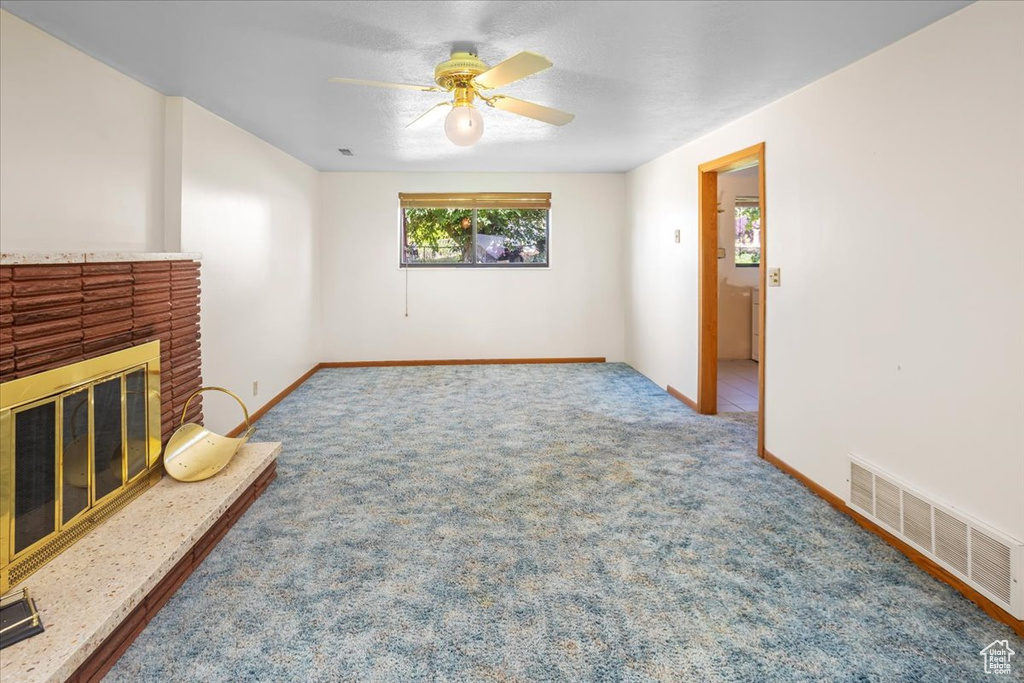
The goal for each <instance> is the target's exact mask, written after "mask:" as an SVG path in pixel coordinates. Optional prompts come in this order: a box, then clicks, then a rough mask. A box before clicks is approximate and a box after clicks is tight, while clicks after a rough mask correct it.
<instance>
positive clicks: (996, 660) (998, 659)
mask: <svg viewBox="0 0 1024 683" xmlns="http://www.w3.org/2000/svg"><path fill="white" fill-rule="evenodd" d="M979 654H980V655H981V656H982V657H984V658H985V673H987V674H996V675H998V674H1009V673H1010V657H1012V656H1013V655H1014V654H1016V653H1015V652H1014V651H1013V650H1011V649H1010V643H1009V641H1006V640H994V641H992V642H991V643H989V645H988V647H986V648H985V649H984V650H982V651H981V652H980V653H979Z"/></svg>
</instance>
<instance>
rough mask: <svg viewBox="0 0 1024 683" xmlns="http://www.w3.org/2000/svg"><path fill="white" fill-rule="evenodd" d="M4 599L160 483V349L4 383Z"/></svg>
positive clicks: (0, 468)
mask: <svg viewBox="0 0 1024 683" xmlns="http://www.w3.org/2000/svg"><path fill="white" fill-rule="evenodd" d="M0 444H2V445H3V449H2V453H0V514H2V520H0V537H2V538H0V565H2V570H0V592H3V591H6V590H7V589H8V588H9V587H10V586H12V585H14V584H16V583H18V582H19V581H20V580H21V579H23V578H25V577H26V576H28V575H29V574H31V573H32V572H33V571H35V570H36V569H38V568H39V567H41V566H42V565H43V564H45V563H46V562H48V561H49V560H51V559H53V558H54V557H56V556H57V555H58V554H59V553H60V552H61V551H63V550H64V549H65V548H67V547H68V546H69V545H71V543H73V542H74V541H75V540H77V539H78V538H80V537H81V536H83V535H85V533H86V532H87V531H88V530H89V529H91V528H93V527H95V526H96V524H98V523H99V522H101V521H103V520H104V519H106V518H107V517H109V516H110V515H112V514H113V513H114V512H116V511H117V510H118V509H120V508H122V507H124V505H126V504H127V503H128V502H129V501H130V500H132V499H133V498H134V497H135V496H137V495H138V494H139V493H141V492H142V491H144V490H145V489H147V488H149V486H151V485H152V484H153V483H155V482H156V481H157V480H158V479H159V477H160V469H159V457H160V344H159V342H150V343H148V344H144V345H142V346H137V347H134V348H131V349H125V350H124V351H118V352H116V353H112V354H108V355H105V356H101V357H99V358H94V359H90V360H87V361H82V362H80V363H76V364H73V365H68V366H65V367H62V368H58V369H56V370H48V371H46V372H42V373H39V374H36V375H31V376H29V377H24V378H21V379H16V380H13V381H11V382H6V383H4V384H2V385H0Z"/></svg>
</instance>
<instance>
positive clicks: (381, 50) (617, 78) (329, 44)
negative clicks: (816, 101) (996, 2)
mask: <svg viewBox="0 0 1024 683" xmlns="http://www.w3.org/2000/svg"><path fill="white" fill-rule="evenodd" d="M966 4H968V3H967V2H962V1H942V2H639V1H637V0H634V1H632V2H117V1H115V2H83V1H74V2H24V1H13V0H4V1H3V2H2V3H0V6H2V7H3V8H4V9H6V10H8V11H10V12H11V13H13V14H15V15H17V16H19V17H21V18H23V19H25V20H26V21H29V22H31V23H33V24H35V25H36V26H38V27H40V28H41V29H43V30H45V31H47V32H48V33H51V34H53V35H55V36H57V37H58V38H60V39H62V40H64V41H66V42H68V43H70V44H71V45H74V46H75V47H77V48H79V49H80V50H82V51H84V52H86V53H88V54H90V55H92V56H94V57H96V58H97V59H99V60H101V61H103V62H105V63H106V64H109V65H110V66H112V67H114V68H115V69H117V70H119V71H121V72H123V73H125V74H128V75H129V76H131V77H133V78H135V79H138V80H139V81H142V82H143V83H145V84H147V85H149V86H151V87H153V88H155V89H156V90H159V91H160V92H162V93H165V94H168V95H183V96H185V97H187V98H188V99H190V100H192V101H194V102H196V103H197V104H199V105H201V106H203V107H205V108H206V109H208V110H210V111H212V112H214V113H216V114H218V115H220V116H222V117H223V118H225V119H227V120H229V121H231V122H233V123H235V124H237V125H239V126H241V127H242V128H244V129H246V130H248V131H250V132H252V133H254V134H256V135H258V136H259V137H261V138H263V139H264V140H267V141H268V142H270V143H272V144H273V145H275V146H277V147H279V148H281V149H283V150H285V151H286V152H288V153H290V154H292V155H294V156H296V157H298V158H299V159H301V160H303V161H305V162H306V163H308V164H310V165H312V166H313V167H315V168H317V169H320V170H360V171H370V170H373V171H385V170H389V171H390V170H404V171H410V170H411V171H417V170H419V171H428V170H429V171H625V170H629V169H632V168H635V167H636V166H638V165H640V164H642V163H644V162H645V161H648V160H650V159H652V158H654V157H656V156H658V155H659V154H662V153H664V152H667V151H669V150H671V149H673V148H675V147H678V146H679V145H681V144H684V143H686V142H688V141H690V140H693V139H695V138H697V137H699V136H701V135H702V134H704V133H707V132H710V131H712V130H714V129H715V128H718V127H719V126H721V125H723V124H725V123H727V122H728V121H731V120H733V119H735V118H737V117H739V116H742V115H743V114H746V113H748V112H751V111H753V110H755V109H757V108H759V107H761V106H763V105H765V104H767V103H769V102H771V101H773V100H776V99H778V98H779V97H782V96H783V95H786V94H788V93H790V92H793V91H794V90H796V89H798V88H800V87H801V86H803V85H805V84H807V83H810V82H811V81H814V80H816V79H818V78H820V77H822V76H824V75H826V74H828V73H831V72H832V71H835V70H836V69H839V68H841V67H843V66H845V65H847V64H850V63H851V62H854V61H856V60H857V59H859V58H861V57H864V56H865V55H867V54H870V53H871V52H873V51H875V50H878V49H880V48H882V47H884V46H886V45H888V44H890V43H892V42H894V41H896V40H898V39H900V38H902V37H904V36H906V35H908V34H910V33H912V32H914V31H916V30H917V29H920V28H922V27H923V26H925V25H927V24H929V23H931V22H933V21H935V20H937V19H939V18H941V17H943V16H945V15H947V14H949V13H951V12H953V11H955V10H957V9H959V8H960V7H963V6H964V5H966ZM456 41H469V42H472V43H474V44H475V45H476V46H477V51H478V53H479V55H480V57H481V58H482V59H483V60H484V61H485V62H487V63H489V64H495V63H497V62H499V61H501V60H502V59H504V58H506V57H508V56H510V55H512V54H514V53H515V52H518V51H519V50H533V51H536V52H540V53H541V54H544V55H546V56H548V57H549V58H550V59H551V60H552V61H553V62H554V67H552V68H551V69H548V70H547V71H545V72H542V73H540V74H537V75H535V76H532V77H530V78H528V79H525V80H523V81H520V82H519V83H516V84H513V85H511V86H508V87H507V88H504V89H503V90H502V91H503V92H506V93H507V94H509V95H513V96H515V97H520V98H523V99H528V100H533V101H536V102H538V103H540V104H546V105H549V106H553V107H557V108H559V109H564V110H566V111H570V112H573V113H575V114H576V120H575V121H574V122H572V123H570V124H569V125H567V126H564V127H562V128H555V127H552V126H547V125H545V124H542V123H538V122H535V121H532V120H530V119H524V118H520V117H516V116H513V115H511V114H507V113H504V112H499V111H497V110H494V109H489V108H487V107H484V108H483V110H482V113H483V115H484V121H485V132H484V137H483V140H482V141H481V142H479V143H478V144H477V145H475V146H473V147H471V148H459V147H456V146H455V145H452V144H451V143H450V142H448V140H447V139H446V138H445V137H444V132H443V130H442V127H441V125H440V124H438V125H436V126H434V127H433V128H431V129H428V130H415V131H407V130H403V127H404V126H405V124H406V123H408V122H409V121H411V120H412V119H414V118H416V116H418V115H419V114H420V113H422V112H423V111H425V110H426V109H427V108H429V107H430V106H431V105H433V104H434V103H436V102H438V101H441V100H442V99H444V95H442V94H438V93H417V92H406V91H397V90H380V89H375V88H367V87H360V86H351V85H339V84H332V83H328V82H327V78H328V77H329V76H347V77H352V78H364V79H374V80H388V81H399V82H408V83H424V84H430V83H431V79H432V75H433V67H434V65H435V64H436V63H437V62H440V61H442V60H444V59H446V58H447V56H448V53H449V51H450V48H451V46H452V43H453V42H456ZM339 147H347V148H351V149H352V150H353V151H354V152H355V156H353V157H344V156H342V155H341V154H339V153H338V151H337V150H338V148H339Z"/></svg>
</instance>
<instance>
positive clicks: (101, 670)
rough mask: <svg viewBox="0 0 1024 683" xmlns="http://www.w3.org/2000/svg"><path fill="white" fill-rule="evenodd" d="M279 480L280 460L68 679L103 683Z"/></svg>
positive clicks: (259, 477) (263, 473) (186, 554)
mask: <svg viewBox="0 0 1024 683" xmlns="http://www.w3.org/2000/svg"><path fill="white" fill-rule="evenodd" d="M276 477H277V460H274V461H273V462H272V463H270V465H268V466H267V468H266V469H265V470H263V472H262V473H261V474H260V475H259V476H258V477H256V481H254V482H253V483H252V485H251V486H250V487H249V488H248V489H246V490H245V492H244V493H242V495H241V496H240V497H239V498H238V500H236V501H235V502H234V503H233V504H232V505H231V507H229V508H228V509H227V510H226V511H225V512H224V514H223V515H221V517H220V519H218V520H217V522H216V523H215V524H214V525H213V526H212V527H210V529H209V531H207V532H206V533H205V534H203V537H202V538H200V539H199V540H198V541H196V543H195V545H193V546H192V548H191V549H190V550H189V551H188V552H187V553H185V556H184V557H183V558H181V560H180V561H179V562H178V564H176V565H175V566H174V569H172V570H171V571H169V572H168V573H167V575H166V576H165V577H164V578H163V579H162V580H161V581H160V583H158V584H157V585H156V586H154V587H153V590H151V591H150V592H149V594H148V595H147V596H146V597H145V598H144V599H143V600H142V602H140V603H139V605H138V606H137V607H136V608H135V609H134V610H132V612H131V613H130V614H129V615H128V616H127V617H125V619H124V620H123V621H122V622H121V624H120V626H118V627H117V628H116V629H114V631H113V633H111V634H110V635H109V636H107V638H106V640H104V641H103V644H102V645H100V646H99V647H98V648H96V650H95V651H94V652H93V653H92V654H91V655H89V658H88V659H86V660H85V661H84V662H83V663H82V665H81V666H80V667H78V669H77V670H76V671H75V673H73V674H71V676H70V677H69V678H68V679H67V680H68V683H92V682H93V681H100V680H101V679H102V678H103V676H104V675H106V673H107V672H108V671H110V669H111V668H113V666H114V664H116V663H117V660H118V659H119V658H120V657H121V655H122V654H124V652H125V650H127V649H128V647H129V646H130V645H131V644H132V642H133V641H134V640H135V639H136V638H137V637H138V635H139V634H140V633H142V630H143V629H144V628H146V624H148V623H149V622H150V620H152V619H153V617H155V616H156V614H157V612H159V611H160V609H161V608H162V607H163V606H164V605H166V604H167V601H168V600H170V599H171V596H172V595H174V593H175V591H177V590H178V588H180V587H181V585H182V584H183V583H185V579H187V578H188V577H189V576H190V575H191V574H192V572H193V571H195V570H196V568H197V567H198V566H199V565H200V563H202V561H203V560H204V559H206V556H207V555H209V554H210V551H211V550H213V547H214V546H215V545H217V543H218V542H219V541H220V540H221V539H222V538H223V537H224V534H226V533H227V532H228V529H230V528H231V527H232V526H234V524H235V522H237V521H238V519H239V518H240V517H241V516H242V515H243V514H244V513H245V511H246V510H248V509H249V506H250V505H252V504H253V501H255V500H256V499H257V498H259V497H260V495H261V494H262V493H263V492H264V491H265V490H266V489H267V487H268V486H270V482H272V481H274V479H275V478H276Z"/></svg>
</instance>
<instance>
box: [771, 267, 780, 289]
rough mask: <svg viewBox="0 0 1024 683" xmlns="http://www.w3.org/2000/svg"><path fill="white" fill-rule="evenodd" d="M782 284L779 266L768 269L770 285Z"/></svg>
mask: <svg viewBox="0 0 1024 683" xmlns="http://www.w3.org/2000/svg"><path fill="white" fill-rule="evenodd" d="M781 285H782V273H781V272H780V270H779V269H778V268H769V269H768V286H769V287H779V286H781Z"/></svg>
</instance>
